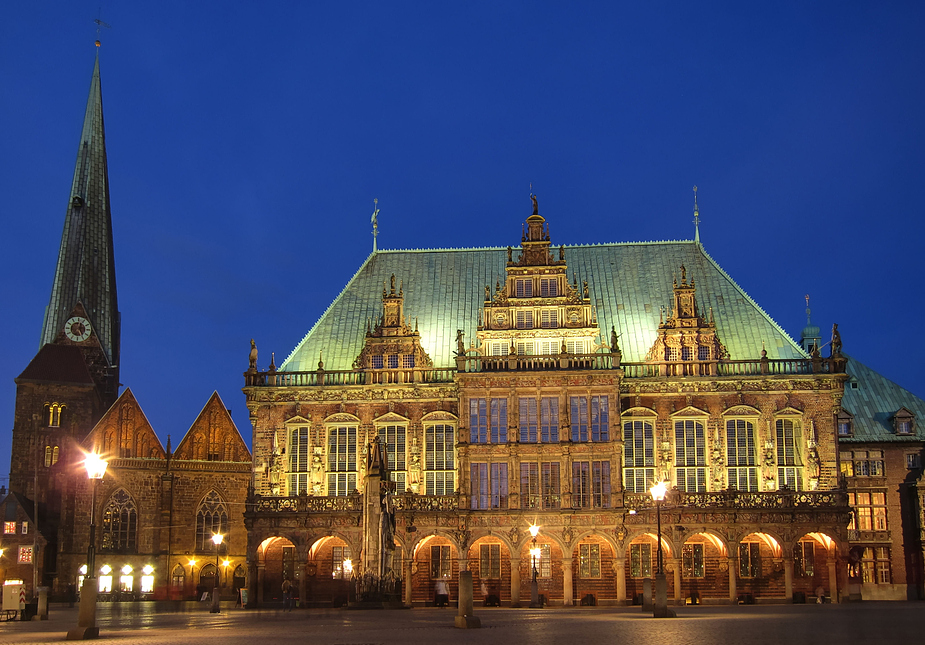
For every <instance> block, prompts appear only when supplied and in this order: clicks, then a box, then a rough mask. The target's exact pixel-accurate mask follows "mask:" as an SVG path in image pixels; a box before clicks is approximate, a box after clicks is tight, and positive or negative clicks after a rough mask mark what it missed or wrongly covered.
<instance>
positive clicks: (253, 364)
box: [248, 338, 257, 372]
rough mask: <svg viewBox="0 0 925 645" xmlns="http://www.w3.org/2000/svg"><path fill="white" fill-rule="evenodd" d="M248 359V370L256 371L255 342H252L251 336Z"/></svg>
mask: <svg viewBox="0 0 925 645" xmlns="http://www.w3.org/2000/svg"><path fill="white" fill-rule="evenodd" d="M248 359H249V360H250V367H249V370H250V371H252V372H256V371H257V343H255V342H254V339H253V338H251V353H250V356H248Z"/></svg>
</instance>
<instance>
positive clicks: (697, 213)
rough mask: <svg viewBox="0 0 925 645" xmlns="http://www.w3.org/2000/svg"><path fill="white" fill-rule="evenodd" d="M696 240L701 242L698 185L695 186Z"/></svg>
mask: <svg viewBox="0 0 925 645" xmlns="http://www.w3.org/2000/svg"><path fill="white" fill-rule="evenodd" d="M694 241H695V242H700V209H699V208H698V207H697V186H694Z"/></svg>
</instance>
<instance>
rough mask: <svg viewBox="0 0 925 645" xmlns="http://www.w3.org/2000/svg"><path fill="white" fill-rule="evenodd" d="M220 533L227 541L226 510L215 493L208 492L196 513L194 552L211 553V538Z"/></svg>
mask: <svg viewBox="0 0 925 645" xmlns="http://www.w3.org/2000/svg"><path fill="white" fill-rule="evenodd" d="M216 533H221V534H222V535H224V536H225V540H226V541H227V540H228V509H227V508H226V507H225V502H224V501H222V498H221V497H219V494H218V493H217V492H215V491H214V490H213V491H209V494H208V495H206V496H205V497H204V498H203V500H202V502H201V503H200V504H199V510H198V511H197V512H196V550H197V551H212V550H213V549H214V543H213V542H212V536H213V535H215V534H216Z"/></svg>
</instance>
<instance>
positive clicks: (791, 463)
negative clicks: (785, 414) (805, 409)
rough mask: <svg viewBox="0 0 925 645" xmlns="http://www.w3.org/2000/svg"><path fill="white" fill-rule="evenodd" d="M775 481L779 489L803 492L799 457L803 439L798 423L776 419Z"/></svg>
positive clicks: (801, 463)
mask: <svg viewBox="0 0 925 645" xmlns="http://www.w3.org/2000/svg"><path fill="white" fill-rule="evenodd" d="M776 430H777V479H778V482H779V483H780V487H781V488H784V487H787V488H790V489H792V490H803V468H801V466H802V465H803V460H802V457H801V455H800V450H801V448H802V443H803V437H802V433H801V432H800V423H799V422H798V421H792V420H790V419H777V421H776Z"/></svg>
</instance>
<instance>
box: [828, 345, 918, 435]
mask: <svg viewBox="0 0 925 645" xmlns="http://www.w3.org/2000/svg"><path fill="white" fill-rule="evenodd" d="M846 372H847V373H848V376H849V380H848V382H847V383H845V396H844V398H843V399H842V408H843V409H844V410H846V411H847V412H850V413H851V414H852V415H854V419H853V422H852V430H853V435H852V436H851V437H839V442H849V443H861V442H883V441H888V442H900V443H902V442H909V441H922V440H923V439H925V401H923V400H922V399H920V398H919V397H917V396H916V395H915V394H913V393H912V392H910V391H909V390H906V389H904V388H902V387H900V386H899V385H897V384H896V383H894V382H893V381H891V380H889V379H888V378H886V377H885V376H882V375H881V374H878V373H877V372H875V371H874V370H872V369H870V368H869V367H867V366H866V365H864V364H863V363H860V362H858V361H856V360H855V359H853V358H851V357H848V366H847V368H846ZM854 385H857V387H854ZM900 408H906V409H907V410H909V412H911V413H912V414H914V415H915V433H914V434H911V435H897V434H896V432H895V431H894V429H893V415H894V414H896V412H898V411H899V409H900Z"/></svg>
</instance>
